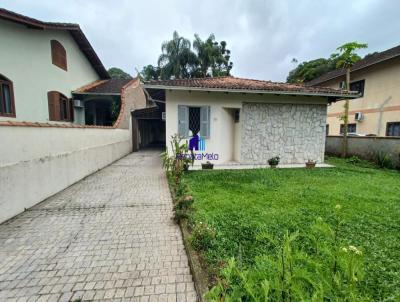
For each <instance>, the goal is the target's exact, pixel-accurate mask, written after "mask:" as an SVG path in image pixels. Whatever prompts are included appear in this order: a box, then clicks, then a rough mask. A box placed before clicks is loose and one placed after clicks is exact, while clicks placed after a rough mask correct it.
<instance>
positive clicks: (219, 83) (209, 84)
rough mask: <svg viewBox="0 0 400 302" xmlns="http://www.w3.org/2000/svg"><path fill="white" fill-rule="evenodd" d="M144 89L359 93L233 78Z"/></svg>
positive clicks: (169, 83)
mask: <svg viewBox="0 0 400 302" xmlns="http://www.w3.org/2000/svg"><path fill="white" fill-rule="evenodd" d="M143 86H144V88H158V89H162V88H163V89H170V90H193V91H195V90H202V91H223V92H242V93H270V94H289V95H308V96H313V95H315V96H327V97H334V98H339V97H340V98H356V97H359V95H358V92H357V91H347V90H342V89H333V88H328V87H318V86H314V87H309V86H305V85H303V84H290V83H279V82H271V81H262V80H253V79H243V78H236V77H232V76H225V77H210V78H191V79H174V80H159V81H149V82H145V83H144V85H143Z"/></svg>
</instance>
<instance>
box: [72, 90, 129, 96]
mask: <svg viewBox="0 0 400 302" xmlns="http://www.w3.org/2000/svg"><path fill="white" fill-rule="evenodd" d="M72 94H74V95H110V96H120V95H121V93H120V92H118V93H116V92H84V91H72Z"/></svg>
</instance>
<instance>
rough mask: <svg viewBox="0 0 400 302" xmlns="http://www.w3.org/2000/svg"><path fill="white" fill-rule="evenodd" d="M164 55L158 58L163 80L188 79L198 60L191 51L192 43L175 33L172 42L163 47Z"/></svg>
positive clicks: (165, 43) (167, 42)
mask: <svg viewBox="0 0 400 302" xmlns="http://www.w3.org/2000/svg"><path fill="white" fill-rule="evenodd" d="M161 50H162V54H161V55H160V56H159V58H158V67H159V68H160V69H161V78H162V79H170V78H171V77H173V78H175V79H181V78H188V77H190V74H191V72H192V70H193V69H194V67H195V65H196V63H197V58H196V55H195V53H193V51H192V50H191V45H190V41H189V40H188V39H185V38H184V37H180V36H179V34H178V32H177V31H174V33H173V37H172V40H170V41H165V42H163V43H162V45H161Z"/></svg>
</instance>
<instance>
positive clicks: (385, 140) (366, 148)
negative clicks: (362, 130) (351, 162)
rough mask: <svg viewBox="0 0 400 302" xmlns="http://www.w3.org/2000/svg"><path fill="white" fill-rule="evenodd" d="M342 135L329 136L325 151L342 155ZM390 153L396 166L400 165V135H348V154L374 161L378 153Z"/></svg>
mask: <svg viewBox="0 0 400 302" xmlns="http://www.w3.org/2000/svg"><path fill="white" fill-rule="evenodd" d="M342 140H343V137H342V136H327V138H326V145H325V153H326V154H329V155H340V154H341V152H342ZM378 152H381V153H383V154H388V155H389V156H390V157H391V159H392V162H393V164H394V165H395V166H397V167H398V166H400V137H374V136H355V137H354V136H350V137H348V154H349V155H357V156H358V157H360V158H364V159H367V160H372V161H374V160H375V159H376V156H377V153H378Z"/></svg>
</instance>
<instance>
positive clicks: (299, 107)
mask: <svg viewBox="0 0 400 302" xmlns="http://www.w3.org/2000/svg"><path fill="white" fill-rule="evenodd" d="M144 88H145V89H146V90H147V91H148V93H149V95H150V97H151V99H153V100H154V101H155V103H157V104H159V106H160V105H161V106H162V108H165V124H166V125H165V137H166V142H167V146H169V139H170V137H171V136H172V135H174V134H175V133H178V134H179V135H180V136H181V137H183V138H187V139H189V138H190V137H189V133H190V132H192V133H199V135H200V137H201V138H203V139H204V141H205V148H204V150H199V151H197V153H201V154H204V155H205V156H203V157H202V158H201V159H200V160H198V161H197V163H200V162H205V161H207V160H210V161H211V162H214V163H216V164H226V163H231V162H237V163H242V164H266V163H267V160H268V159H269V158H271V157H274V156H279V157H280V158H281V163H283V164H298V163H305V162H306V161H307V160H309V159H310V160H314V161H317V162H319V163H322V162H323V161H324V149H325V125H326V115H327V105H328V104H329V103H332V102H335V101H337V100H340V99H344V98H354V97H356V96H357V93H356V92H354V93H353V92H347V91H344V90H339V89H332V88H323V87H306V86H304V85H300V84H285V83H274V82H269V81H258V80H249V79H241V78H235V77H218V78H203V79H176V80H166V81H151V82H147V83H145V84H144ZM138 118H140V115H138ZM139 131H140V127H139ZM197 158H199V157H197Z"/></svg>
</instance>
